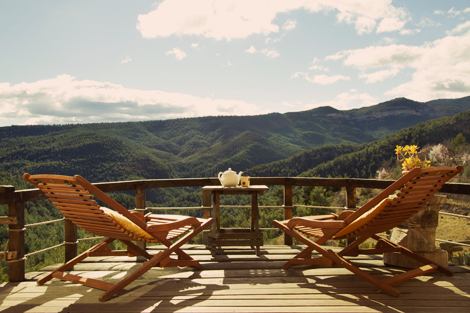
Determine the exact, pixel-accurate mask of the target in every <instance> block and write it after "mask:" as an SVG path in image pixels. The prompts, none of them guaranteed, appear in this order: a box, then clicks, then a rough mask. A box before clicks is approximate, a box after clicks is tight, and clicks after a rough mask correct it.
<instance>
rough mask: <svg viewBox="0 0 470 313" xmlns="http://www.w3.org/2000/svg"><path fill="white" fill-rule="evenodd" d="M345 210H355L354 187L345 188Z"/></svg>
mask: <svg viewBox="0 0 470 313" xmlns="http://www.w3.org/2000/svg"><path fill="white" fill-rule="evenodd" d="M346 208H348V209H351V210H355V209H356V186H347V187H346Z"/></svg>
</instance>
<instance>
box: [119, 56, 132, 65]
mask: <svg viewBox="0 0 470 313" xmlns="http://www.w3.org/2000/svg"><path fill="white" fill-rule="evenodd" d="M130 61H132V59H131V58H130V57H128V56H126V57H125V58H124V59H123V60H121V64H125V63H129V62H130Z"/></svg>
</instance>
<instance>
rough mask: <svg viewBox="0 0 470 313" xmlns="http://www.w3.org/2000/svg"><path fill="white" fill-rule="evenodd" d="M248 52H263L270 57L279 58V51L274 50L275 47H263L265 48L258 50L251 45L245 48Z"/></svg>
mask: <svg viewBox="0 0 470 313" xmlns="http://www.w3.org/2000/svg"><path fill="white" fill-rule="evenodd" d="M245 52H246V53H251V54H254V53H261V54H264V55H266V56H267V57H268V58H272V59H274V58H277V57H278V56H279V53H278V52H277V51H276V50H274V49H271V50H269V49H263V50H257V49H256V48H255V47H253V46H251V47H250V48H249V49H247V50H245Z"/></svg>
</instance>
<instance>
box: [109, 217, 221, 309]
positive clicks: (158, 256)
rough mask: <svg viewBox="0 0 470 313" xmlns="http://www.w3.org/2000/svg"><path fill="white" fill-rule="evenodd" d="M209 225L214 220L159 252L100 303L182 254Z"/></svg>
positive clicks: (121, 282) (115, 287)
mask: <svg viewBox="0 0 470 313" xmlns="http://www.w3.org/2000/svg"><path fill="white" fill-rule="evenodd" d="M207 223H208V224H209V225H210V223H212V220H209V221H208V222H206V223H203V224H201V225H200V226H199V227H196V228H195V229H194V230H193V231H192V232H190V233H189V234H187V235H186V236H184V237H182V238H181V239H179V240H178V241H176V242H175V243H173V244H172V245H171V246H169V247H168V248H167V249H166V250H164V251H161V252H159V253H158V254H156V255H155V256H153V257H152V258H151V259H150V260H148V261H147V262H144V264H142V266H141V267H140V268H138V269H137V270H136V271H135V272H133V273H132V274H130V275H129V276H127V277H125V278H124V279H123V280H121V281H120V282H119V283H117V284H115V285H114V286H113V287H112V288H110V289H109V290H107V291H106V292H105V293H103V294H102V295H101V297H100V301H101V302H104V301H107V300H109V299H110V298H111V297H112V296H114V295H115V294H116V293H118V292H119V291H121V290H122V289H123V288H124V287H126V286H127V285H129V284H130V283H132V282H133V281H134V280H136V279H137V278H138V277H140V276H142V275H143V274H144V273H145V272H147V271H148V270H150V269H151V268H152V267H154V266H157V265H158V264H159V263H160V262H162V261H164V260H167V259H168V258H169V257H170V255H171V254H172V253H173V252H176V251H178V250H179V251H181V252H182V250H181V249H180V248H181V246H182V245H183V244H185V243H187V242H188V241H189V240H191V239H192V238H193V237H194V236H196V235H197V234H199V233H200V232H201V231H202V230H203V229H204V228H205V226H206V225H207ZM207 226H208V225H207ZM195 262H196V263H198V264H199V262H197V261H195ZM199 268H201V269H202V268H203V267H202V265H200V264H199Z"/></svg>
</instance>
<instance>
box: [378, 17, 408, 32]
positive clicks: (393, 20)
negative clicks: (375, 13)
mask: <svg viewBox="0 0 470 313" xmlns="http://www.w3.org/2000/svg"><path fill="white" fill-rule="evenodd" d="M406 22H407V21H406V20H403V19H402V18H400V17H398V16H396V17H386V18H384V19H382V21H380V24H379V26H377V33H384V32H393V31H398V30H401V29H403V27H404V26H405V24H406Z"/></svg>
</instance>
